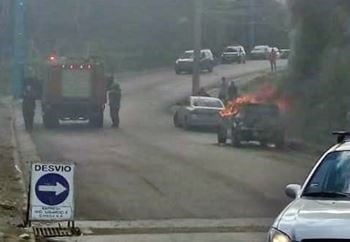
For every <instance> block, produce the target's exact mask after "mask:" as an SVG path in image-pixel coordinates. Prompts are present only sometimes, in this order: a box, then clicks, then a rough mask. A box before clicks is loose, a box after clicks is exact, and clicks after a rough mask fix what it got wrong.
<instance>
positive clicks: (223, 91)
mask: <svg viewBox="0 0 350 242" xmlns="http://www.w3.org/2000/svg"><path fill="white" fill-rule="evenodd" d="M227 89H228V85H227V81H226V78H225V77H222V78H221V84H220V88H219V96H218V98H219V99H221V101H223V102H226V100H227V91H228V90H227Z"/></svg>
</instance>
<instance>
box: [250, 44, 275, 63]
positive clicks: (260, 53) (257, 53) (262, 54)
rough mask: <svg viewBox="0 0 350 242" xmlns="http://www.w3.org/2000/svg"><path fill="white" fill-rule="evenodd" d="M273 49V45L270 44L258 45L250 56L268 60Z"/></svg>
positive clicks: (254, 58) (255, 58)
mask: <svg viewBox="0 0 350 242" xmlns="http://www.w3.org/2000/svg"><path fill="white" fill-rule="evenodd" d="M270 51H271V47H270V46H268V45H257V46H255V47H254V48H253V50H252V51H251V52H250V58H251V59H253V60H266V59H267V58H268V56H269V53H270Z"/></svg>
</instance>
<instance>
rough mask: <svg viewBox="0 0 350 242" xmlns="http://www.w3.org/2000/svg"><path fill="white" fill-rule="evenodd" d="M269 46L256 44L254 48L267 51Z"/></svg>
mask: <svg viewBox="0 0 350 242" xmlns="http://www.w3.org/2000/svg"><path fill="white" fill-rule="evenodd" d="M267 49H268V47H267V46H255V47H254V49H253V50H256V51H265V50H267Z"/></svg>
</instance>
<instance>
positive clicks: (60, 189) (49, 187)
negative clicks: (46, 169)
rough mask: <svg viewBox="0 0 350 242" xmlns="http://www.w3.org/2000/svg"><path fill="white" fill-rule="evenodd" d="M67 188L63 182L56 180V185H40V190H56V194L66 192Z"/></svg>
mask: <svg viewBox="0 0 350 242" xmlns="http://www.w3.org/2000/svg"><path fill="white" fill-rule="evenodd" d="M66 190H67V188H65V187H64V186H62V184H61V183H59V182H56V185H40V186H39V191H40V192H54V193H55V195H56V196H58V195H60V194H61V193H63V192H65V191H66Z"/></svg>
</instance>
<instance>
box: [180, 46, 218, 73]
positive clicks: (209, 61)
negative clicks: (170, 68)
mask: <svg viewBox="0 0 350 242" xmlns="http://www.w3.org/2000/svg"><path fill="white" fill-rule="evenodd" d="M193 60H194V51H193V50H187V51H185V52H184V53H183V54H182V55H181V56H180V57H179V58H178V59H177V60H176V61H175V73H176V74H180V73H182V72H192V71H193ZM199 65H200V68H201V70H208V71H209V72H212V71H213V68H214V65H215V63H214V56H213V53H212V52H211V50H209V49H203V50H201V52H200V62H199Z"/></svg>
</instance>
